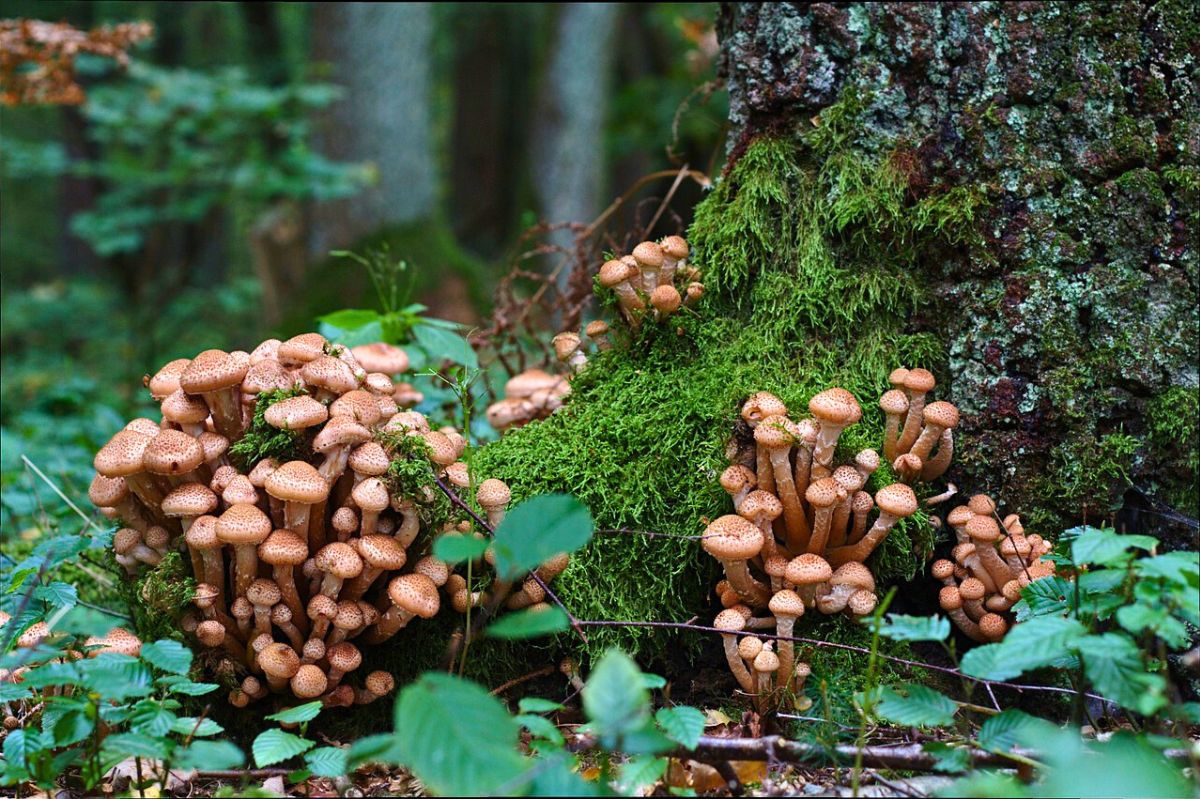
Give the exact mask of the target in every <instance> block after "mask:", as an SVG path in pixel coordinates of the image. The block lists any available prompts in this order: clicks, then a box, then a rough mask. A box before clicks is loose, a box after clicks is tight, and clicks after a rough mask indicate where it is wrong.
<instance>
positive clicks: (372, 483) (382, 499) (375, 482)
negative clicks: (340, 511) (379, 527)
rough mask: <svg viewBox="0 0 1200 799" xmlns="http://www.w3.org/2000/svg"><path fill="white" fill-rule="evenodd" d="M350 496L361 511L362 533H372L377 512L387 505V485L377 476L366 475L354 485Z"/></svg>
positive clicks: (377, 515)
mask: <svg viewBox="0 0 1200 799" xmlns="http://www.w3.org/2000/svg"><path fill="white" fill-rule="evenodd" d="M350 498H351V499H352V500H353V501H354V504H355V505H357V506H358V509H359V510H360V511H362V528H361V529H362V535H364V536H369V535H372V534H374V532H375V525H376V523H377V522H378V521H379V514H380V513H382V512H383V511H384V510H387V507H388V490H387V486H385V485H384V484H383V481H382V480H380V479H379V478H378V477H368V478H367V479H366V480H363V481H362V482H361V483H359V484H358V485H357V486H355V487H354V490H353V491H352V492H350Z"/></svg>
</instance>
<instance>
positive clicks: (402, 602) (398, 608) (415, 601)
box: [364, 574, 441, 644]
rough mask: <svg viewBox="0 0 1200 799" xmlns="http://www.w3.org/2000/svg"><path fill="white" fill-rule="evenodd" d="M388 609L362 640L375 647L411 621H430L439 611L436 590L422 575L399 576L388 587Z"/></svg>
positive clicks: (438, 599)
mask: <svg viewBox="0 0 1200 799" xmlns="http://www.w3.org/2000/svg"><path fill="white" fill-rule="evenodd" d="M387 595H388V599H390V600H391V603H392V604H391V607H389V608H388V609H387V611H386V612H384V614H383V616H382V617H381V618H380V619H379V622H378V623H377V624H376V625H375V629H374V630H372V631H371V632H370V633H368V634H367V635H366V637H365V639H364V640H366V641H367V642H368V643H371V644H378V643H381V642H383V641H386V640H387V639H388V638H391V637H392V636H393V635H395V634H396V633H397V632H399V631H400V630H401V629H402V628H403V627H404V626H405V625H407V624H408V623H409V622H410V621H411V620H412V619H414V618H415V617H417V616H420V617H421V618H422V619H432V618H433V617H434V616H436V615H437V612H438V609H439V608H440V607H441V599H440V598H439V597H438V590H437V586H436V585H434V584H433V581H432V580H430V579H429V578H428V577H426V576H425V575H423V574H402V575H400V576H399V577H393V578H392V581H391V582H390V583H388V590H387Z"/></svg>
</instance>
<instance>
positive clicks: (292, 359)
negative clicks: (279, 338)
mask: <svg viewBox="0 0 1200 799" xmlns="http://www.w3.org/2000/svg"><path fill="white" fill-rule="evenodd" d="M328 343H329V342H328V341H327V340H326V339H325V337H324V336H322V335H321V334H320V333H301V334H300V335H298V336H292V337H291V338H289V339H288V340H287V341H285V342H283V343H282V344H280V345H279V349H278V350H276V352H275V357H276V358H278V359H279V362H280V363H281V364H283V365H284V366H287V367H292V368H294V367H296V366H301V365H303V364H306V363H308V362H309V361H311V360H313V359H315V358H319V357H320V356H321V355H323V354H325V346H326V345H327V344H328Z"/></svg>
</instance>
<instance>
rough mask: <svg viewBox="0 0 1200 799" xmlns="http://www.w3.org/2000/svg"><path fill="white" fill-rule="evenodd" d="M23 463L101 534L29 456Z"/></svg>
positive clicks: (23, 459)
mask: <svg viewBox="0 0 1200 799" xmlns="http://www.w3.org/2000/svg"><path fill="white" fill-rule="evenodd" d="M21 462H22V463H24V464H25V465H26V466H27V467H29V468H30V469H32V470H33V473H34V474H36V475H37V476H38V477H40V478H42V481H43V482H45V483H46V485H48V486H50V490H51V491H53V492H54V493H55V494H58V498H59V499H61V500H62V501H63V502H65V503H67V507H69V508H70V509H71V510H73V511H75V512H76V513H78V514H79V518H81V519H83V523H84V524H86V525H87V526H88V527H90V528H92V529H93V530H95V531H96V532H97V533H99V532H101V530H100V528H99V527H97V526H96V523H95V522H93V521H92V518H91V517H90V516H88V515H87V514H86V513H84V512H83V511H82V510H80V509H79V506H78V505H76V504H75V503H74V502H72V501H71V498H70V497H68V496H67V495H66V494H64V493H63V492H62V489H61V488H59V487H58V486H57V485H55V484H54V482H53V481H52V480H51V479H50V478H49V477H47V476H46V474H45V472H43V471H42V470H41V469H39V468H38V467H37V465H35V464H34V462H33V461H31V460H29V456H27V455H22V456H21Z"/></svg>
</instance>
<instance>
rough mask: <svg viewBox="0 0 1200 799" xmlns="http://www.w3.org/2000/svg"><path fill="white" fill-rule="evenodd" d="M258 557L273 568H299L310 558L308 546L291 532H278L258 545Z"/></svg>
mask: <svg viewBox="0 0 1200 799" xmlns="http://www.w3.org/2000/svg"><path fill="white" fill-rule="evenodd" d="M258 557H259V558H260V559H261V560H262V561H263V562H264V563H269V564H270V565H272V566H299V565H300V564H302V563H304V561H305V560H306V559H307V558H308V545H307V544H305V543H304V541H302V540H301V539H300V536H298V535H296V534H295V533H293V532H292V531H291V530H276V531H275V532H273V533H271V534H270V535H269V536H267V539H266V540H265V541H263V542H262V543H261V544H259V545H258Z"/></svg>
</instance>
